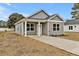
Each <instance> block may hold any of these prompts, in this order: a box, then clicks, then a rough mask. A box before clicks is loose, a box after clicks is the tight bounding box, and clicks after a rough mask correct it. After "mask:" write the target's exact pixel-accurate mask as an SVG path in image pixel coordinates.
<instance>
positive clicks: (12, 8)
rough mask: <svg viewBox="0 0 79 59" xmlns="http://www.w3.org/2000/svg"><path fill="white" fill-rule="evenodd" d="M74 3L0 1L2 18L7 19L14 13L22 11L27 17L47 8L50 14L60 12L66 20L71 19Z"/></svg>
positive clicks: (0, 15) (0, 17)
mask: <svg viewBox="0 0 79 59" xmlns="http://www.w3.org/2000/svg"><path fill="white" fill-rule="evenodd" d="M72 7H73V4H72V3H0V20H4V21H7V20H8V17H9V15H11V14H12V13H20V14H22V15H24V16H25V17H27V16H30V15H31V14H33V13H35V12H37V11H39V10H41V9H42V10H45V11H46V12H47V13H48V14H49V15H52V14H59V15H60V16H61V17H63V19H64V20H67V19H71V17H72V15H71V11H72Z"/></svg>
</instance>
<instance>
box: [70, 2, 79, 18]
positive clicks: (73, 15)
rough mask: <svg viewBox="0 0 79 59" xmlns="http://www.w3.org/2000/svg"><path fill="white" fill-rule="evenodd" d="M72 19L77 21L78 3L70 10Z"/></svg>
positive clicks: (78, 13)
mask: <svg viewBox="0 0 79 59" xmlns="http://www.w3.org/2000/svg"><path fill="white" fill-rule="evenodd" d="M71 14H72V18H74V19H79V3H75V4H74V6H73V8H72V12H71Z"/></svg>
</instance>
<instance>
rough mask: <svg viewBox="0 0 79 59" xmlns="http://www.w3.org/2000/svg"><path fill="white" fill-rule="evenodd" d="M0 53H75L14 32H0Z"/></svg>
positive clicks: (19, 54)
mask: <svg viewBox="0 0 79 59" xmlns="http://www.w3.org/2000/svg"><path fill="white" fill-rule="evenodd" d="M0 55H9V56H22V55H23V56H24V55H25V56H26V55H29V56H73V55H75V54H72V53H69V52H66V51H64V50H61V49H58V48H56V47H54V46H51V45H48V44H45V43H42V42H39V41H37V40H34V39H31V38H29V37H23V36H20V35H17V34H15V33H14V32H1V33H0Z"/></svg>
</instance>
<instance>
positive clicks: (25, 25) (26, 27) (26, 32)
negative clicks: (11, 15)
mask: <svg viewBox="0 0 79 59" xmlns="http://www.w3.org/2000/svg"><path fill="white" fill-rule="evenodd" d="M26 24H27V22H26V21H25V36H27V26H26Z"/></svg>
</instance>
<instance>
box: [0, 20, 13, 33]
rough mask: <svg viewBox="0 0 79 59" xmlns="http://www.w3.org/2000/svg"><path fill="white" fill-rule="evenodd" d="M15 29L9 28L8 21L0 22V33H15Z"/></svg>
mask: <svg viewBox="0 0 79 59" xmlns="http://www.w3.org/2000/svg"><path fill="white" fill-rule="evenodd" d="M13 30H14V29H12V28H11V29H10V28H8V26H7V22H6V21H3V20H0V32H2V31H13Z"/></svg>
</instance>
